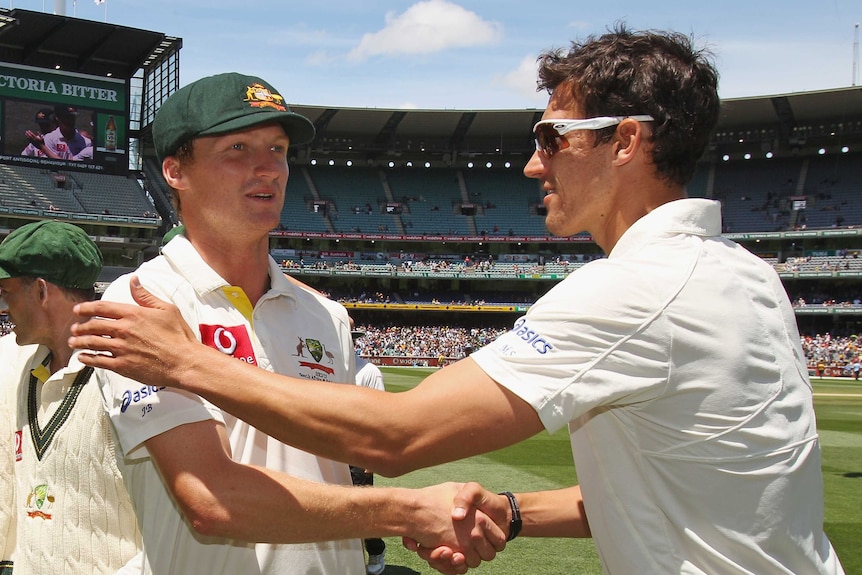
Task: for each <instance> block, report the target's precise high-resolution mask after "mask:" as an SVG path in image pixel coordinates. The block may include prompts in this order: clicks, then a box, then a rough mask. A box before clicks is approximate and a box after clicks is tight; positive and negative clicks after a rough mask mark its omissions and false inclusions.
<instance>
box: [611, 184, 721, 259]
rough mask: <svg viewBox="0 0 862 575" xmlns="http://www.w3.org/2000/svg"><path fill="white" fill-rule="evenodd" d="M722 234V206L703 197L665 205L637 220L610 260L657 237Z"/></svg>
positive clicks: (625, 254) (619, 242)
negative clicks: (657, 235)
mask: <svg viewBox="0 0 862 575" xmlns="http://www.w3.org/2000/svg"><path fill="white" fill-rule="evenodd" d="M660 233H661V234H688V235H694V236H704V237H712V236H719V235H721V203H720V202H718V201H716V200H706V199H702V198H684V199H680V200H674V201H672V202H667V203H666V204H662V205H661V206H659V207H657V208H656V209H654V210H653V211H651V212H649V213H648V214H646V215H645V216H643V217H642V218H641V219H639V220H638V221H636V222H635V223H634V224H632V226H631V227H630V228H629V229H628V230H626V232H625V233H624V234H623V235H622V236H621V237H620V239H619V241H618V242H617V244H616V245H615V246H614V249H613V250H611V253H610V254H608V257H609V258H615V257H625V256H628V255H631V254H633V253H635V252H637V251H638V250H640V249H641V248H642V247H643V244H644V242H646V241H647V240H648V238H650V237H654V236H655V235H656V234H660Z"/></svg>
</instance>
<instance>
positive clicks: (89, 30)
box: [0, 8, 182, 80]
mask: <svg viewBox="0 0 862 575" xmlns="http://www.w3.org/2000/svg"><path fill="white" fill-rule="evenodd" d="M181 43H182V41H181V40H180V39H178V38H173V37H170V36H166V35H164V34H162V33H159V32H150V31H147V30H140V29H138V28H128V27H124V26H118V25H116V24H109V23H103V22H96V21H94V20H83V19H80V18H73V17H70V16H60V15H55V14H47V13H43V12H33V11H30V10H20V9H5V8H0V60H2V61H3V62H8V63H11V64H20V65H24V66H35V67H38V68H50V69H54V68H58V69H62V70H65V71H69V72H79V73H82V74H92V75H95V76H108V75H110V76H112V77H114V78H118V79H123V80H128V79H129V78H132V77H133V76H134V75H135V74H136V73H137V71H138V70H140V69H141V68H146V67H147V66H149V65H150V64H152V63H155V62H157V61H158V59H159V56H160V55H161V54H163V53H165V52H167V51H170V50H176V49H178V48H179V47H180V45H181Z"/></svg>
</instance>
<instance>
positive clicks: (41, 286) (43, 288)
mask: <svg viewBox="0 0 862 575" xmlns="http://www.w3.org/2000/svg"><path fill="white" fill-rule="evenodd" d="M36 289H37V290H39V301H40V302H41V303H44V302H45V298H46V297H47V296H48V282H46V281H45V280H44V279H42V278H36Z"/></svg>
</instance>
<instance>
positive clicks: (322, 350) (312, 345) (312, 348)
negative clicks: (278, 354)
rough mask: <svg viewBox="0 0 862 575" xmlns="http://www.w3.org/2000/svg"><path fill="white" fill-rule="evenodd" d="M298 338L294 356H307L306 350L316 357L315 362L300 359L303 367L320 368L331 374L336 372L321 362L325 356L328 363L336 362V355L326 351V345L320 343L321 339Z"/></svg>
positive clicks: (312, 356)
mask: <svg viewBox="0 0 862 575" xmlns="http://www.w3.org/2000/svg"><path fill="white" fill-rule="evenodd" d="M297 339H298V340H299V343H297V344H296V353H295V354H293V355H294V357H305V352H306V351H308V353H310V354H311V358H312V359H314V362H310V361H300V362H299V365H300V366H301V367H307V368H310V369H315V370H319V371H322V372H324V373H328V374H329V375H332V374H333V373H335V370H334V369H332V368H331V367H327V366H326V365H323V364H321V363H320V362H321V361H323V359H324V358H326V363H328V364H330V365H332V364H334V363H335V356H334V355H332V353H330V352H328V351H326V346H324V345H323V344H322V343H320V340H317V339H311V338H310V337H309V338H305V339H303V338H301V337H298V338H297Z"/></svg>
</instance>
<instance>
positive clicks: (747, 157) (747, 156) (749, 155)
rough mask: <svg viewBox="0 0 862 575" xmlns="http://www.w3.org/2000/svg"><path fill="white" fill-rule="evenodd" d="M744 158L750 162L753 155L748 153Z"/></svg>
mask: <svg viewBox="0 0 862 575" xmlns="http://www.w3.org/2000/svg"><path fill="white" fill-rule="evenodd" d="M742 157H743V158H745V159H746V160H750V159H751V154H749V153H748V152H746V153H745V155H743V156H742Z"/></svg>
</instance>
